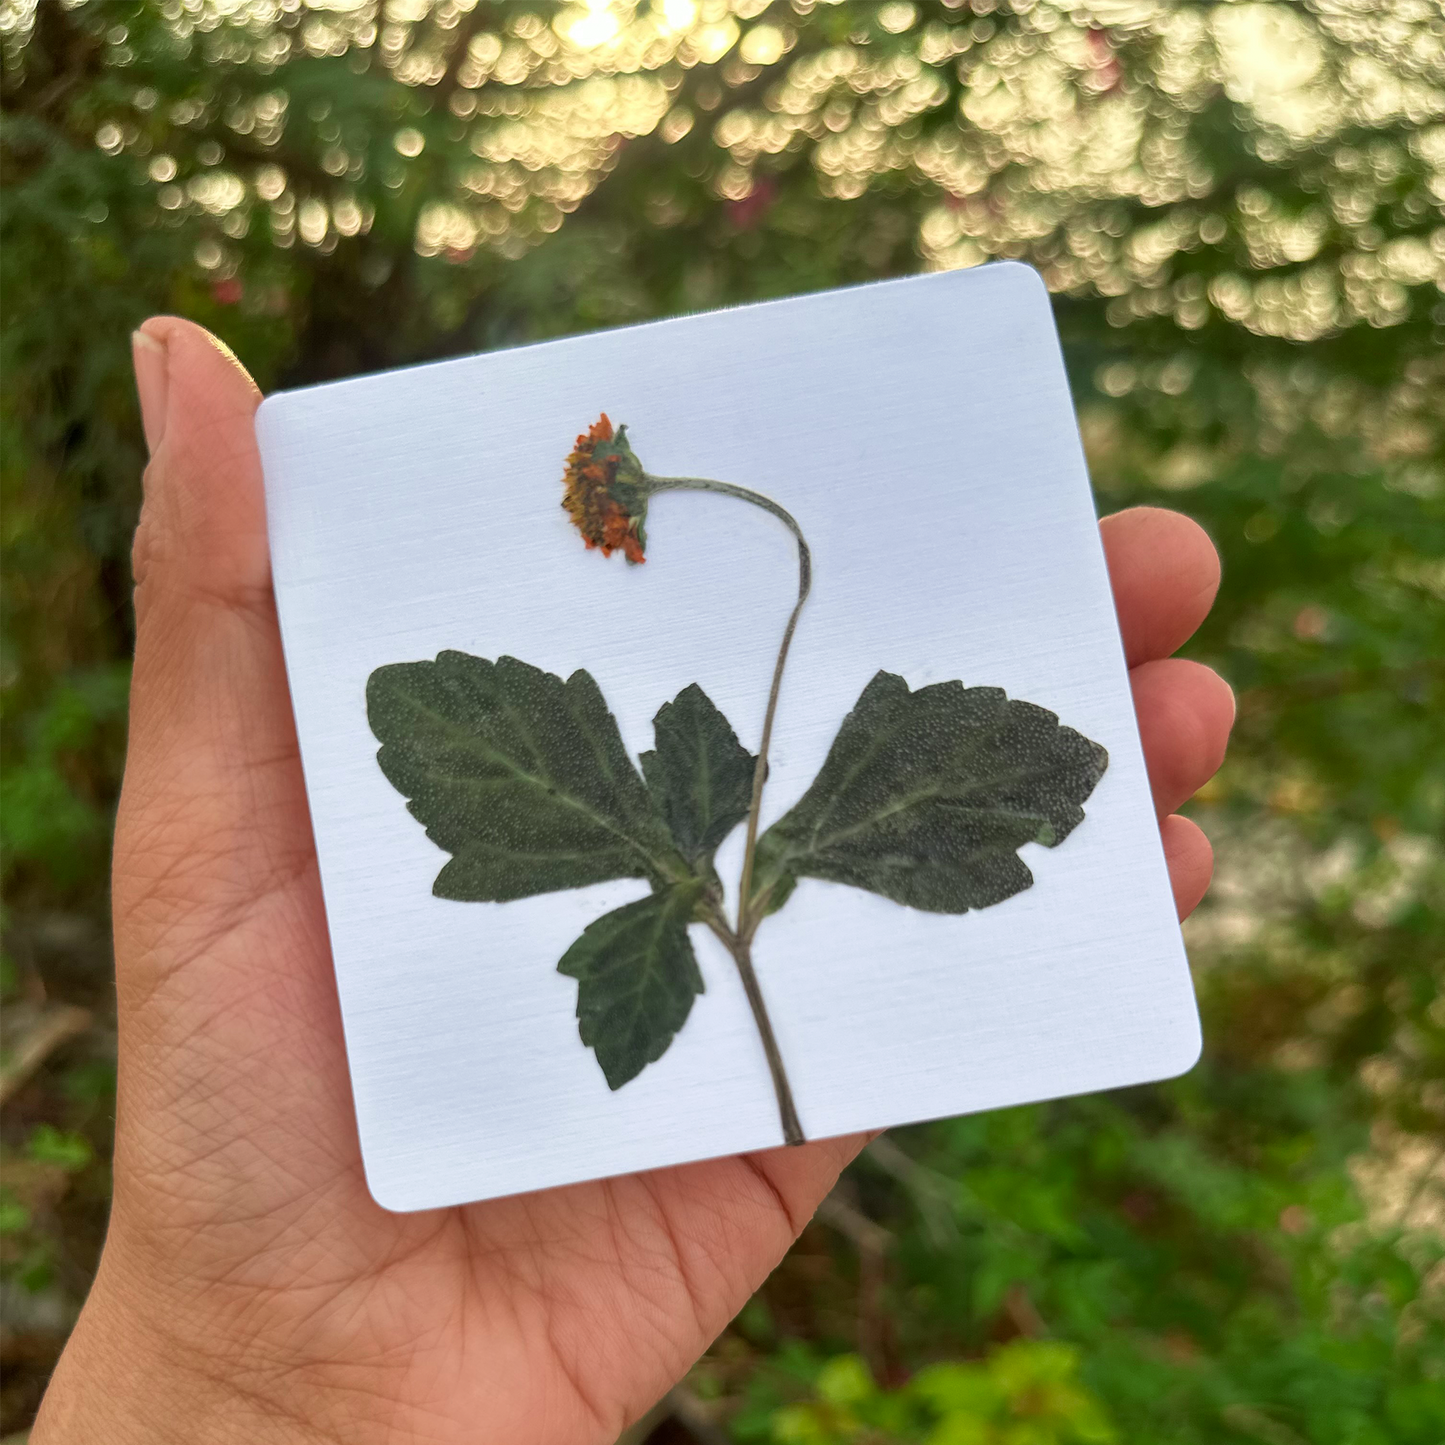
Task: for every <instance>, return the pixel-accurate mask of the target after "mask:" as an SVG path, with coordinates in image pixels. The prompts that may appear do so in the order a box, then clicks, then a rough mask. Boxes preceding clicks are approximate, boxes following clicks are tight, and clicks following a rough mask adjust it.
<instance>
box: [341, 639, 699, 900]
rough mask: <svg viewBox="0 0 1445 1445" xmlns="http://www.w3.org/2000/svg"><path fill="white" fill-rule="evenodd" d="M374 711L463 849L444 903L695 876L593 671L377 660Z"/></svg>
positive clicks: (392, 747)
mask: <svg viewBox="0 0 1445 1445" xmlns="http://www.w3.org/2000/svg"><path fill="white" fill-rule="evenodd" d="M366 708H367V718H368V720H369V721H370V723H371V730H372V732H374V733H375V734H376V736H377V738H378V739H379V740H380V742H381V750H380V752H378V754H377V761H378V762H379V763H380V764H381V770H382V772H383V773H385V774H386V776H387V778H388V779H389V781H390V782H391V783H392V785H393V786H394V787H395V788H396V789H397V791H398V792H400V793H402V794H404V795H405V796H406V797H407V798H408V799H409V802H408V804H407V807H408V808H409V809H410V810H411V812H412V814H413V816H415V817H416V818H417V819H418V820H419V821H420V822H421V823H423V824H424V825H425V827H426V831H427V837H429V838H430V839H431V840H432V842H434V843H436V844H437V845H438V847H441V848H444V849H446V851H447V852H449V853H450V854H452V859H451V861H450V862H449V863H448V864H447V865H446V866H445V867H444V868H443V869H442V870H441V872H440V874H438V876H437V880H436V883H435V884H434V885H433V888H432V891H433V892H434V893H435V894H436V895H437V897H438V898H454V899H458V900H461V901H463V902H493V903H500V902H504V901H505V900H507V899H509V898H525V897H527V896H528V895H530V894H533V893H550V892H553V891H554V890H557V889H563V888H582V887H585V886H586V885H587V884H589V883H601V882H604V881H605V880H607V879H609V878H650V879H652V880H653V882H654V883H658V884H662V883H665V882H669V881H676V880H677V879H679V878H687V877H688V876H689V873H688V870H687V867H686V865H685V864H684V863H683V861H682V859H681V858H680V857H679V856H678V853H677V851H676V849H675V848H673V846H672V843H671V840H670V839H669V837H668V835H667V829H666V826H665V825H664V824H663V822H662V819H661V818H660V817H659V816H658V814H657V812H656V810H655V809H654V807H653V804H652V800H651V798H650V796H649V794H648V791H647V787H646V785H645V784H644V783H643V781H642V779H641V778H640V777H639V776H638V773H637V769H636V768H635V767H633V765H632V760H631V759H630V758H629V757H628V756H627V751H626V749H625V748H624V747H623V745H622V737H621V735H620V734H619V733H618V731H617V723H616V721H615V720H614V718H613V716H612V714H611V713H610V712H608V710H607V704H606V703H605V702H604V701H603V698H602V694H601V692H600V691H599V690H598V687H597V684H596V683H595V682H594V681H593V680H592V677H591V676H590V674H588V673H586V672H584V671H582V670H580V669H579V670H578V671H577V672H574V673H573V674H572V676H571V677H569V678H568V679H567V681H566V682H563V681H562V679H561V678H560V677H557V676H556V675H555V674H553V673H550V672H543V671H542V670H541V669H540V668H536V667H532V666H530V665H529V664H527V663H525V662H518V661H517V659H516V658H514V657H503V658H499V659H498V660H497V661H496V662H489V661H487V660H486V659H485V658H481V657H472V656H470V655H469V654H467V653H465V652H443V653H440V654H438V656H437V659H436V661H435V662H401V663H395V664H393V665H390V666H387V667H379V668H377V669H376V671H375V672H373V673H372V674H371V677H370V679H369V680H368V682H367V685H366Z"/></svg>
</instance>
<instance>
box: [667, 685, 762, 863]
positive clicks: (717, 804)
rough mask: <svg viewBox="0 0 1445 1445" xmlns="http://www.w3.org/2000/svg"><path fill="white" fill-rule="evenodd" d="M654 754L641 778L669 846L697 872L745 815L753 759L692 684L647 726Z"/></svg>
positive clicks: (709, 699)
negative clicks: (669, 839) (652, 737)
mask: <svg viewBox="0 0 1445 1445" xmlns="http://www.w3.org/2000/svg"><path fill="white" fill-rule="evenodd" d="M652 726H653V730H654V732H655V734H656V736H657V750H656V751H655V752H650V753H643V755H642V759H641V761H642V772H643V776H644V777H645V778H646V779H647V786H648V787H649V788H650V789H651V790H652V796H653V798H654V800H655V801H656V804H657V808H658V811H659V812H660V813H661V814H662V816H663V817H664V818H665V819H666V820H667V825H668V827H669V828H670V829H671V830H672V837H673V841H674V842H675V843H676V844H677V846H678V849H679V851H680V852H681V853H682V855H683V857H685V858H686V859H687V860H688V861H689V862H690V863H692V864H693V865H694V866H697V865H698V863H700V862H701V861H702V859H704V858H707V857H709V856H710V855H711V854H712V853H713V852H714V851H715V850H716V848H717V846H718V844H719V843H721V842H722V840H723V839H724V838H726V837H727V835H728V834H729V833H731V832H732V830H733V829H734V828H735V827H737V825H738V824H739V823H741V822H742V820H743V819H744V818H746V817H747V815H748V807H749V805H750V804H751V802H752V788H753V768H754V765H755V763H756V761H757V760H756V759H755V758H754V757H753V755H752V754H751V753H750V752H749V751H748V750H747V749H746V748H745V747H743V745H742V744H741V743H740V742H739V741H738V740H737V734H736V733H734V732H733V730H732V728H731V727H730V726H729V725H728V720H727V719H726V718H725V717H724V716H723V715H722V713H720V712H719V711H718V709H717V707H716V706H715V705H714V704H713V702H712V699H711V698H709V697H708V695H707V694H706V693H705V692H704V691H703V690H702V689H701V688H700V687H699V686H698V685H697V684H696V683H693V684H692V685H691V686H689V687H685V688H683V690H682V691H681V692H680V693H678V695H677V697H676V699H675V700H674V701H672V702H667V703H663V705H662V707H661V708H659V709H658V713H657V716H656V717H655V718H653V720H652Z"/></svg>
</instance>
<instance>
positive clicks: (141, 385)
mask: <svg viewBox="0 0 1445 1445" xmlns="http://www.w3.org/2000/svg"><path fill="white" fill-rule="evenodd" d="M130 352H131V359H132V361H133V363H134V365H135V389H136V394H137V395H138V396H139V397H140V419H141V425H142V426H143V427H144V428H145V434H146V446H147V447H148V448H149V449H150V453H151V455H152V456H154V455H155V451H156V448H157V447H158V446H160V444H161V438H162V437H163V436H164V435H165V432H166V402H167V400H168V398H169V392H170V376H169V368H168V366H167V362H166V348H165V343H164V342H162V341H158V340H157V339H156V338H155V337H154V336H152V335H151V334H150V333H149V332H148V331H135V332H132V333H131V338H130Z"/></svg>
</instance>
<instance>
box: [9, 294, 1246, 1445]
mask: <svg viewBox="0 0 1445 1445" xmlns="http://www.w3.org/2000/svg"><path fill="white" fill-rule="evenodd" d="M136 364H137V379H138V384H139V389H140V394H141V400H142V409H143V413H144V418H145V427H146V439H147V441H148V443H149V445H150V448H151V454H152V459H151V463H150V466H149V468H148V469H147V472H146V486H145V505H144V508H143V511H142V514H141V523H140V528H139V530H138V532H137V535H136V545H135V572H136V579H137V585H136V620H137V644H136V663H135V675H134V683H133V689H132V694H131V734H130V746H129V753H128V757H127V763H126V774H125V784H124V789H123V793H122V797H121V806H120V813H119V818H118V821H117V830H116V847H115V869H114V907H115V947H116V974H117V987H118V996H119V1029H120V1066H119V1085H118V1087H119V1094H118V1099H117V1115H116V1143H115V1200H114V1210H113V1214H112V1219H111V1227H110V1232H109V1235H108V1237H107V1241H106V1245H105V1250H104V1253H103V1255H102V1259H101V1264H100V1269H99V1273H98V1275H97V1277H96V1281H95V1286H94V1289H93V1290H92V1292H91V1296H90V1298H89V1300H88V1301H87V1303H86V1306H85V1309H84V1311H83V1312H82V1315H81V1318H80V1321H79V1323H78V1324H77V1326H76V1329H75V1332H74V1334H73V1335H72V1338H71V1341H70V1343H69V1345H68V1346H67V1348H66V1351H65V1354H64V1356H63V1357H62V1359H61V1362H60V1365H59V1367H58V1368H57V1371H56V1375H55V1379H54V1381H53V1383H52V1385H51V1389H50V1392H49V1394H48V1396H47V1398H46V1400H45V1403H44V1406H43V1407H42V1410H41V1414H40V1419H39V1421H38V1422H37V1425H36V1429H35V1432H34V1435H33V1437H32V1438H33V1440H34V1442H35V1445H69V1442H76V1445H81V1442H84V1445H91V1442H116V1445H124V1442H131V1441H142V1440H143V1441H146V1442H148V1445H164V1442H169V1441H178V1442H179V1441H184V1442H186V1445H212V1442H214V1445H225V1442H229V1441H232V1440H234V1441H238V1442H240V1441H244V1442H246V1445H267V1442H271V1441H286V1442H310V1441H316V1442H321V1441H335V1442H341V1441H345V1442H347V1445H370V1442H373V1441H376V1442H381V1441H386V1442H393V1441H408V1442H431V1445H447V1442H462V1441H466V1442H476V1441H479V1440H487V1441H493V1440H495V1441H499V1442H507V1445H544V1442H545V1445H551V1442H556V1445H564V1442H565V1445H586V1442H596V1445H607V1442H610V1441H612V1440H614V1439H615V1437H616V1436H617V1434H618V1433H619V1432H620V1431H621V1430H622V1429H623V1428H624V1427H625V1426H626V1425H627V1424H628V1423H629V1422H630V1421H632V1420H634V1419H636V1418H637V1417H638V1416H639V1415H641V1414H642V1413H643V1412H644V1411H646V1410H647V1408H648V1407H649V1406H650V1405H651V1404H652V1403H653V1402H654V1401H655V1400H656V1399H657V1398H658V1397H659V1396H660V1395H661V1394H662V1393H663V1392H664V1391H665V1390H666V1389H667V1388H668V1387H669V1386H670V1385H671V1384H673V1383H674V1382H675V1381H676V1380H677V1379H678V1378H680V1377H681V1375H682V1374H683V1373H684V1371H686V1369H687V1368H688V1366H689V1365H690V1364H691V1363H692V1362H693V1361H694V1360H695V1359H696V1358H697V1356H698V1355H699V1354H700V1353H701V1352H702V1351H703V1349H704V1348H705V1347H706V1346H707V1345H708V1343H709V1342H710V1341H711V1340H712V1339H713V1338H714V1337H715V1336H716V1335H717V1334H718V1333H719V1332H720V1331H721V1329H722V1328H723V1326H724V1325H725V1324H726V1323H727V1321H728V1320H729V1319H731V1318H732V1316H733V1315H734V1314H735V1313H736V1312H737V1310H738V1309H739V1308H740V1307H741V1306H742V1305H743V1303H744V1302H745V1301H746V1300H747V1298H748V1296H749V1295H750V1294H751V1293H752V1292H753V1291H754V1290H755V1289H756V1288H757V1287H758V1285H759V1284H760V1283H761V1282H762V1280H763V1279H764V1278H765V1276H766V1275H767V1274H768V1272H769V1271H770V1270H771V1269H772V1268H773V1266H774V1265H775V1264H776V1263H777V1262H778V1260H779V1259H780V1258H781V1257H782V1255H783V1253H784V1252H785V1251H786V1249H787V1248H788V1246H789V1244H791V1242H792V1241H793V1239H794V1238H795V1237H796V1236H797V1234H798V1232H799V1231H800V1230H801V1228H802V1227H803V1225H804V1223H805V1222H806V1221H807V1220H808V1218H809V1217H810V1216H811V1215H812V1213H813V1210H814V1209H815V1208H816V1206H817V1204H818V1202H819V1200H820V1199H821V1198H822V1197H823V1195H824V1194H825V1193H826V1192H827V1191H828V1189H829V1188H830V1187H831V1186H832V1184H833V1182H834V1180H835V1179H836V1177H837V1175H838V1172H839V1170H840V1169H841V1168H842V1167H843V1165H844V1164H846V1163H847V1161H848V1160H849V1159H850V1158H851V1157H852V1156H853V1154H854V1153H855V1152H856V1151H857V1150H858V1148H859V1147H860V1146H861V1144H862V1143H863V1140H862V1139H859V1138H852V1139H833V1140H825V1141H822V1142H818V1143H811V1144H807V1145H804V1146H802V1147H800V1148H795V1149H779V1150H775V1151H769V1152H766V1153H759V1154H753V1155H744V1156H741V1157H738V1158H732V1159H719V1160H711V1161H707V1162H704V1163H699V1164H688V1165H683V1166H680V1167H677V1168H672V1169H663V1170H657V1171H655V1172H652V1173H647V1174H638V1175H632V1176H629V1177H626V1178H620V1179H608V1180H602V1181H599V1182H595V1183H590V1184H579V1185H573V1186H570V1187H568V1188H565V1189H555V1190H549V1191H547V1192H545V1193H540V1194H533V1195H529V1196H524V1197H518V1198H510V1199H499V1200H493V1201H490V1202H488V1203H484V1204H475V1205H469V1206H465V1207H462V1208H454V1209H446V1210H436V1211H431V1212H428V1213H422V1214H410V1215H396V1214H389V1213H387V1212H386V1211H384V1210H382V1209H381V1208H379V1207H378V1206H377V1205H376V1204H375V1203H374V1202H373V1201H372V1200H371V1198H370V1196H369V1195H368V1194H367V1191H366V1185H365V1182H364V1180H363V1177H362V1170H361V1160H360V1155H359V1152H358V1147H357V1140H356V1130H355V1121H354V1117H353V1113H352V1106H351V1099H350V1091H349V1087H348V1081H347V1070H346V1058H345V1053H344V1050H343V1046H342V1036H341V1023H340V1017H339V1013H338V1010H337V1003H336V993H335V987H334V983H333V978H332V972H331V962H330V955H329V949H328V944H327V933H326V921H325V917H324V914H323V911H322V903H321V893H320V887H319V884H318V881H317V872H316V860H315V856H314V852H313V847H312V839H311V828H310V822H309V818H308V815H307V806H306V795H305V791H304V788H303V785H302V777H301V765H300V762H299V759H298V755H297V748H296V737H295V733H294V730H293V726H292V719H291V710H290V705H289V701H288V697H287V688H286V677H285V672H284V669H283V665H282V657H281V644H280V638H279V635H278V632H277V626H276V614H275V608H274V604H273V601H272V596H271V587H270V571H269V560H268V554H267V545H266V532H265V515H264V507H263V501H262V492H261V471H260V463H259V460H258V457H257V452H256V443H255V435H254V429H253V424H252V417H253V413H254V411H255V408H256V405H257V403H258V401H259V400H260V396H259V393H258V392H257V391H256V388H255V387H254V385H253V384H252V383H251V381H250V379H249V378H248V377H247V376H246V375H245V373H244V372H243V371H242V370H241V368H240V366H239V365H238V364H237V363H236V361H235V360H234V358H232V357H231V356H230V355H229V353H227V352H226V351H224V349H223V348H221V347H220V346H219V344H218V343H216V342H215V341H214V340H213V339H212V338H210V337H209V336H208V335H207V334H206V333H205V332H203V331H201V330H200V329H199V328H198V327H196V326H193V325H191V324H190V323H188V322H185V321H179V320H176V319H173V318H162V319H158V320H154V321H150V322H148V323H147V324H146V326H145V327H144V328H143V330H142V331H141V332H140V333H138V334H137V339H136ZM1103 531H1104V539H1105V545H1106V548H1107V551H1108V556H1109V562H1110V568H1111V573H1112V576H1113V582H1114V592H1115V598H1116V601H1117V604H1118V610H1119V619H1120V625H1121V628H1122V631H1123V636H1124V641H1125V648H1126V652H1127V654H1128V659H1129V664H1130V667H1131V668H1132V674H1131V676H1132V681H1133V686H1134V696H1135V702H1136V707H1137V710H1138V715H1139V726H1140V731H1141V734H1142V737H1143V741H1144V747H1145V751H1146V755H1147V758H1148V763H1149V776H1150V782H1151V784H1152V786H1153V790H1154V797H1155V802H1156V804H1157V807H1158V811H1159V815H1160V818H1161V828H1162V831H1163V840H1164V848H1165V852H1166V854H1167V856H1168V860H1169V867H1170V873H1171V877H1172V879H1173V884H1174V893H1175V898H1176V901H1177V903H1178V906H1179V911H1180V914H1181V916H1182V915H1183V914H1185V913H1188V912H1189V911H1190V909H1192V908H1193V907H1194V906H1195V904H1196V903H1197V902H1198V901H1199V899H1200V897H1201V896H1202V895H1203V892H1204V889H1205V886H1206V884H1207V883H1208V879H1209V872H1210V850H1209V845H1208V843H1207V842H1206V841H1205V839H1204V836H1203V834H1202V833H1200V831H1199V830H1198V829H1197V828H1196V827H1195V826H1194V825H1193V824H1192V823H1190V822H1188V821H1186V820H1185V819H1183V818H1180V817H1177V816H1173V815H1172V814H1173V809H1175V808H1176V807H1178V806H1179V805H1180V804H1181V803H1183V802H1184V801H1185V799H1187V798H1188V797H1189V796H1190V795H1191V794H1192V793H1193V792H1194V791H1195V790H1196V789H1197V788H1198V787H1199V786H1200V785H1201V784H1202V783H1203V782H1204V781H1205V780H1206V779H1208V778H1209V777H1210V776H1211V775H1212V774H1213V772H1214V771H1215V769H1216V768H1217V767H1218V765H1219V763H1220V760H1221V758H1222V756H1223V752H1224V746H1225V742H1226V739H1227V736H1228V733H1229V728H1230V725H1231V722H1232V719H1233V699H1232V696H1231V694H1230V691H1229V689H1228V687H1227V686H1226V685H1225V684H1224V683H1223V682H1222V681H1221V680H1220V679H1219V678H1218V677H1217V676H1215V674H1213V673H1212V672H1210V671H1209V670H1208V669H1207V668H1204V667H1201V666H1199V665H1198V664H1195V663H1192V662H1186V661H1182V660H1179V659H1173V658H1171V657H1170V653H1172V652H1173V651H1174V649H1175V648H1177V647H1178V646H1179V645H1180V644H1181V643H1183V642H1184V641H1185V640H1186V639H1187V638H1188V637H1189V635H1190V634H1191V633H1192V632H1193V631H1194V629H1195V628H1196V627H1197V626H1198V625H1199V623H1200V622H1201V621H1202V620H1203V618H1204V616H1205V614H1206V613H1207V611H1208V609H1209V606H1210V603H1211V602H1212V600H1213V597H1214V592H1215V588H1216V586H1217V583H1218V575H1219V569H1218V561H1217V558H1216V556H1215V553H1214V549H1213V547H1212V546H1211V545H1210V543H1209V541H1208V539H1207V538H1206V537H1205V535H1204V533H1203V532H1202V531H1201V530H1200V529H1199V528H1198V527H1197V526H1195V525H1194V523H1192V522H1190V521H1188V520H1187V519H1186V518H1184V517H1181V516H1178V515H1176V514H1174V513H1170V512H1165V511H1158V510H1152V509H1137V510H1134V511H1130V512H1124V513H1121V514H1120V515H1118V516H1115V517H1111V518H1109V519H1107V520H1106V521H1105V522H1104V524H1103Z"/></svg>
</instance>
